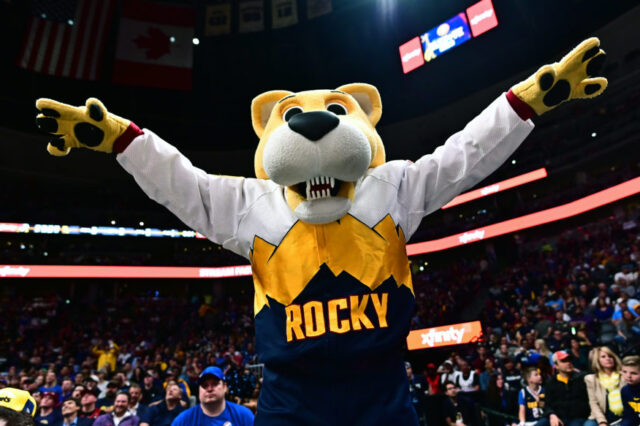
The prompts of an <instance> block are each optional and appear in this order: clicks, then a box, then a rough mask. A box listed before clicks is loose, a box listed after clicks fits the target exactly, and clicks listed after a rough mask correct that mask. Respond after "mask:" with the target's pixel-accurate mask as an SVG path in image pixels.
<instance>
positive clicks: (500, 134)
mask: <svg viewBox="0 0 640 426" xmlns="http://www.w3.org/2000/svg"><path fill="white" fill-rule="evenodd" d="M531 130H533V122H531V120H526V121H525V120H522V119H521V118H520V117H519V116H518V114H517V113H516V112H515V111H514V110H513V108H512V107H511V105H510V104H509V101H508V100H507V97H506V96H505V95H504V94H503V95H501V96H499V97H498V99H496V100H495V101H493V102H492V103H491V104H490V105H489V106H488V107H487V108H486V109H485V110H484V111H482V112H481V113H480V114H479V115H478V116H477V117H475V118H474V119H473V120H471V121H470V122H469V123H468V124H467V125H466V126H465V127H464V129H462V130H461V131H459V132H457V133H455V134H454V135H452V136H451V137H449V138H448V139H447V141H446V142H445V143H444V145H442V146H440V147H438V148H436V150H435V151H434V152H433V153H432V154H428V155H425V156H423V157H422V158H420V159H419V160H418V161H416V162H415V163H405V165H404V171H403V173H402V176H401V180H400V182H399V183H398V185H399V187H398V204H399V205H401V206H403V208H404V209H406V214H407V216H405V220H406V221H407V223H406V226H407V228H406V229H405V231H406V232H407V239H408V238H409V236H410V235H412V234H413V233H414V232H415V231H416V229H417V228H418V226H419V225H420V222H421V220H422V218H423V217H424V216H426V215H427V214H429V213H431V212H433V211H435V210H437V209H439V208H441V207H442V206H444V205H445V204H446V203H448V202H449V201H451V200H452V199H453V198H454V197H455V196H456V195H458V194H460V193H461V192H462V191H464V190H466V189H468V188H470V187H472V186H474V185H475V184H477V183H478V182H480V181H482V180H483V179H484V178H486V177H487V176H489V175H490V174H491V173H492V172H493V171H495V170H496V169H497V168H498V167H499V166H500V165H502V163H504V162H505V161H506V160H507V159H508V158H509V156H511V154H512V153H513V152H514V151H515V150H516V148H518V146H520V144H521V143H522V141H524V139H525V138H526V137H527V135H528V134H529V133H530V132H531ZM381 167H383V168H384V167H385V165H383V166H381ZM396 167H397V165H396Z"/></svg>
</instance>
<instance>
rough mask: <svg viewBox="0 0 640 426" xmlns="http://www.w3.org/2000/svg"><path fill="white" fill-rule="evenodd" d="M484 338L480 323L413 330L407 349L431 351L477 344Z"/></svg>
mask: <svg viewBox="0 0 640 426" xmlns="http://www.w3.org/2000/svg"><path fill="white" fill-rule="evenodd" d="M481 337H482V325H481V324H480V321H471V322H462V323H458V324H450V325H443V326H440V327H432V328H423V329H421V330H412V331H411V332H410V333H409V335H408V336H407V348H408V349H409V350H410V351H415V350H417V349H431V348H437V347H440V346H451V345H463V344H465V343H474V342H477V341H478V340H479V339H480V338H481Z"/></svg>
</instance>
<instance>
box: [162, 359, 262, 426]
mask: <svg viewBox="0 0 640 426" xmlns="http://www.w3.org/2000/svg"><path fill="white" fill-rule="evenodd" d="M226 393H227V383H226V381H225V377H224V372H223V371H222V370H221V369H220V368H218V367H207V368H205V369H204V370H203V371H202V373H200V377H199V379H198V394H199V399H200V404H198V405H196V406H195V407H192V408H190V409H188V410H185V411H183V412H182V413H181V414H180V415H179V416H178V417H176V419H175V420H174V421H173V423H172V424H171V425H172V426H187V425H188V426H217V425H220V426H223V425H225V424H233V425H234V426H251V425H253V418H254V416H253V413H252V412H251V410H249V409H248V408H247V407H243V406H242V405H238V404H235V403H233V402H229V401H226V400H225V395H226Z"/></svg>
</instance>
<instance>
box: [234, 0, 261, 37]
mask: <svg viewBox="0 0 640 426" xmlns="http://www.w3.org/2000/svg"><path fill="white" fill-rule="evenodd" d="M238 13H239V16H240V17H239V20H238V31H239V32H241V33H251V32H256V31H263V30H264V1H263V0H247V1H242V2H240V4H239V6H238Z"/></svg>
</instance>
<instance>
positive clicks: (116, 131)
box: [36, 98, 275, 256]
mask: <svg viewBox="0 0 640 426" xmlns="http://www.w3.org/2000/svg"><path fill="white" fill-rule="evenodd" d="M36 107H37V108H38V109H39V110H40V114H39V115H38V116H37V118H36V123H37V125H38V127H39V128H40V129H41V130H43V131H45V132H47V133H50V134H52V135H53V136H54V137H55V139H53V140H52V141H50V143H49V145H48V146H47V150H48V151H49V153H51V154H52V155H55V156H62V155H67V154H68V153H69V152H70V150H71V148H87V149H91V150H95V151H101V152H106V153H115V154H117V159H118V162H119V163H120V164H121V165H122V166H123V167H124V168H125V169H126V170H127V171H128V172H129V173H131V174H132V175H133V177H134V178H135V180H136V182H137V183H138V184H139V185H140V187H141V188H142V190H143V191H144V192H145V193H146V194H147V195H148V196H149V197H150V198H152V199H153V200H155V201H157V202H159V203H160V204H162V205H163V206H165V207H167V208H168V209H169V210H170V211H171V212H172V213H174V214H175V215H176V216H177V217H178V218H179V219H181V220H182V221H183V222H184V223H185V224H187V225H188V226H190V227H191V228H192V229H194V230H196V231H198V232H200V233H201V234H203V235H205V236H207V237H208V238H209V239H211V240H212V241H214V242H216V243H218V244H223V245H224V244H225V243H227V242H229V240H231V239H234V238H235V236H236V231H237V227H238V223H239V221H240V220H241V219H242V212H243V211H244V209H245V207H246V205H247V204H248V203H251V202H252V201H253V200H255V199H257V198H258V197H259V196H260V194H262V193H264V192H265V191H268V190H274V189H275V188H273V185H271V184H270V183H269V182H267V181H258V180H256V179H245V178H238V177H227V176H215V175H209V174H207V173H205V172H204V171H202V170H201V169H199V168H197V167H195V166H193V165H192V164H191V162H190V161H189V160H188V159H187V158H186V157H185V156H183V155H182V154H181V153H180V152H179V151H178V150H177V149H176V148H175V147H173V146H172V145H170V144H168V143H167V142H165V141H163V140H162V139H161V138H160V137H158V136H157V135H155V134H154V133H153V132H151V131H149V130H145V131H142V130H140V129H139V128H138V127H137V126H136V125H135V124H134V123H132V122H130V121H129V120H126V119H123V118H121V117H118V116H116V115H114V114H112V113H110V112H108V111H107V109H106V108H105V106H104V105H103V104H102V103H101V102H100V101H99V100H97V99H95V98H90V99H88V100H87V102H86V105H84V106H80V107H74V106H71V105H66V104H63V103H60V102H56V101H53V100H51V99H38V101H37V102H36ZM214 206H215V209H214ZM227 248H229V249H231V250H232V251H235V252H236V253H239V254H241V255H245V256H246V255H247V253H246V251H247V248H246V247H244V246H243V247H239V246H238V244H237V243H236V242H235V241H232V242H229V244H228V247H227Z"/></svg>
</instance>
